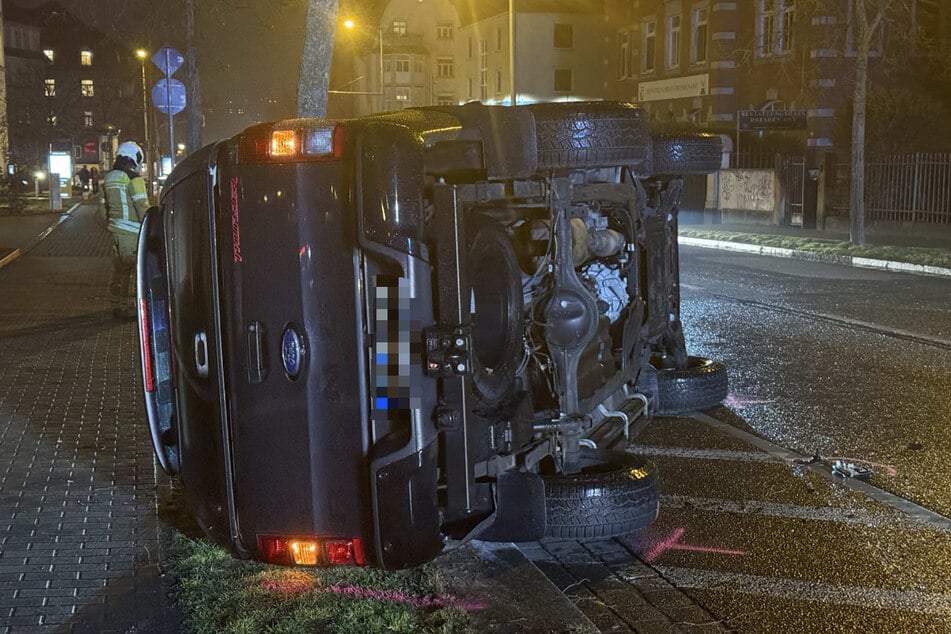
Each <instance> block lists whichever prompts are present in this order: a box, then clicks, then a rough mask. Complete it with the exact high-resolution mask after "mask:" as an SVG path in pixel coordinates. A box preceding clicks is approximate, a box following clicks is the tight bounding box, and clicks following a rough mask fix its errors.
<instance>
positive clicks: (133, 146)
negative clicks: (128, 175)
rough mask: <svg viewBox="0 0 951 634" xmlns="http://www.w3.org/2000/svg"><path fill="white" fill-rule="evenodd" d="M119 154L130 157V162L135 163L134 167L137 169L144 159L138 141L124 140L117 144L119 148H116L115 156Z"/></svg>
mask: <svg viewBox="0 0 951 634" xmlns="http://www.w3.org/2000/svg"><path fill="white" fill-rule="evenodd" d="M120 156H124V157H126V158H130V159H132V162H134V163H135V169H139V167H141V166H142V162H143V161H144V160H145V155H144V154H143V153H142V148H140V147H139V144H138V143H133V142H132V141H125V142H124V143H120V144H119V149H118V150H116V158H118V157H120Z"/></svg>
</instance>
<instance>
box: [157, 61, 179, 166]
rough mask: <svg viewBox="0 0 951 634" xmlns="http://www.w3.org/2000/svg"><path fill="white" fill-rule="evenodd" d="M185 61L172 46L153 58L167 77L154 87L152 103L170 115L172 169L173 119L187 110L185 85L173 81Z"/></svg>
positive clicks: (173, 145)
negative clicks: (173, 76)
mask: <svg viewBox="0 0 951 634" xmlns="http://www.w3.org/2000/svg"><path fill="white" fill-rule="evenodd" d="M184 61H185V58H184V57H183V56H182V54H181V53H179V52H178V51H176V50H175V49H174V48H172V47H170V46H166V47H164V48H162V49H159V50H158V51H157V52H156V53H155V55H153V56H152V63H153V64H155V65H156V66H157V67H158V69H159V70H160V71H162V73H163V74H164V75H165V77H163V78H162V79H160V80H158V81H157V82H156V83H155V85H154V86H152V103H154V104H155V108H156V109H157V110H158V111H159V112H161V113H162V114H166V115H168V154H169V157H170V158H171V165H172V167H174V166H175V126H174V125H173V124H172V117H174V116H175V115H177V114H178V113H179V112H181V111H182V110H184V109H185V84H183V83H182V82H180V81H178V80H177V79H172V75H174V74H175V71H177V70H178V69H179V68H181V67H182V63H184Z"/></svg>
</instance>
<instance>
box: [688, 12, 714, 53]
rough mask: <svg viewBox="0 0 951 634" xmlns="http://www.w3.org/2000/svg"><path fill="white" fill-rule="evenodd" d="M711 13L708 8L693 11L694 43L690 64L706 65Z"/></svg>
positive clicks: (691, 49)
mask: <svg viewBox="0 0 951 634" xmlns="http://www.w3.org/2000/svg"><path fill="white" fill-rule="evenodd" d="M708 19H709V13H708V10H707V8H706V7H702V8H699V9H694V10H693V41H692V42H691V44H690V63H692V64H704V63H706V61H707V41H708V40H709V22H708Z"/></svg>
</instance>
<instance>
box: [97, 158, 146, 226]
mask: <svg viewBox="0 0 951 634" xmlns="http://www.w3.org/2000/svg"><path fill="white" fill-rule="evenodd" d="M102 189H103V192H104V195H103V200H104V203H105V208H106V209H105V211H106V218H107V219H108V220H109V231H111V232H113V233H131V234H138V233H139V227H140V226H141V223H142V218H144V217H145V212H146V211H148V209H149V196H148V194H147V193H146V191H145V180H144V179H143V178H142V177H141V176H136V177H135V178H129V175H128V174H127V173H125V172H124V171H122V170H111V171H110V172H108V173H107V174H106V177H105V178H104V179H103V180H102Z"/></svg>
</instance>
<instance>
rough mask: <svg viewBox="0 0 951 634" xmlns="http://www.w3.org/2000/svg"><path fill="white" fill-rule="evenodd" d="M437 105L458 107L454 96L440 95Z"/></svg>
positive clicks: (437, 98)
mask: <svg viewBox="0 0 951 634" xmlns="http://www.w3.org/2000/svg"><path fill="white" fill-rule="evenodd" d="M436 103H437V104H439V105H440V106H454V105H456V98H455V97H453V96H452V95H439V96H438V97H436Z"/></svg>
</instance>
